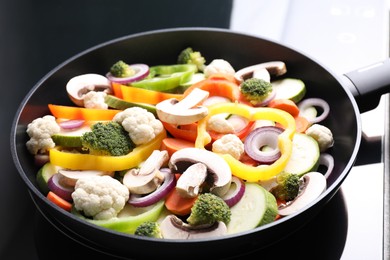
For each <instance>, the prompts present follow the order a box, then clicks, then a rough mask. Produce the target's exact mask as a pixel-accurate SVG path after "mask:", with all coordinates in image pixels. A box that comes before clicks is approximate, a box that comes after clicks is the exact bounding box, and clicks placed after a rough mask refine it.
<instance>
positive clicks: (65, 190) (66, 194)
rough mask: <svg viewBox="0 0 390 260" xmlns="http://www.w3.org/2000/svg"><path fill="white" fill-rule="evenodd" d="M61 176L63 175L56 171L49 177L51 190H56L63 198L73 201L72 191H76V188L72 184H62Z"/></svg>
mask: <svg viewBox="0 0 390 260" xmlns="http://www.w3.org/2000/svg"><path fill="white" fill-rule="evenodd" d="M60 177H61V176H60V175H59V174H58V173H56V174H53V175H52V176H51V177H50V178H49V180H48V182H47V186H48V188H49V190H51V191H52V192H54V193H55V194H56V195H58V196H59V197H61V198H63V199H64V200H67V201H73V199H72V196H71V195H72V192H73V191H74V188H73V187H71V186H65V185H63V184H61V183H60V181H59V180H60Z"/></svg>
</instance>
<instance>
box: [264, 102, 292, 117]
mask: <svg viewBox="0 0 390 260" xmlns="http://www.w3.org/2000/svg"><path fill="white" fill-rule="evenodd" d="M267 106H268V107H271V108H277V109H280V110H283V111H286V112H288V113H290V114H291V115H292V116H293V117H296V116H298V114H299V108H298V106H297V105H296V104H295V103H294V101H292V100H290V99H273V100H271V101H270V102H269V103H268V105H267Z"/></svg>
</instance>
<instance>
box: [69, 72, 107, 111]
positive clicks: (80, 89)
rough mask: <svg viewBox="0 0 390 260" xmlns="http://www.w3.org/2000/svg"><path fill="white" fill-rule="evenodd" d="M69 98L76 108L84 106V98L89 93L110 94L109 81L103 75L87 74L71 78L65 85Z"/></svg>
mask: <svg viewBox="0 0 390 260" xmlns="http://www.w3.org/2000/svg"><path fill="white" fill-rule="evenodd" d="M66 91H67V92H68V96H69V98H70V99H71V100H72V102H73V103H75V104H76V105H78V106H84V100H83V99H84V96H85V94H87V93H88V92H90V91H104V92H106V93H107V94H110V93H112V89H111V83H110V81H109V80H108V79H107V78H106V77H105V76H103V75H100V74H94V73H88V74H83V75H79V76H76V77H73V78H71V79H70V80H69V81H68V83H67V84H66Z"/></svg>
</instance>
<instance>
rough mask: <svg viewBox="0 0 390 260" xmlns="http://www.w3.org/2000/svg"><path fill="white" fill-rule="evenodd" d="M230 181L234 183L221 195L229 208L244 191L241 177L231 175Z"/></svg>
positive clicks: (238, 199)
mask: <svg viewBox="0 0 390 260" xmlns="http://www.w3.org/2000/svg"><path fill="white" fill-rule="evenodd" d="M231 183H232V184H233V183H234V185H230V187H231V188H230V189H229V191H228V192H227V193H226V194H225V195H223V196H222V199H223V200H224V201H225V202H226V204H227V205H228V206H229V207H230V208H231V207H233V206H234V205H236V204H237V203H238V202H239V201H240V199H241V198H242V196H244V193H245V183H244V181H243V180H242V179H240V178H238V177H236V176H232V181H231ZM233 186H234V187H233ZM232 187H233V188H232Z"/></svg>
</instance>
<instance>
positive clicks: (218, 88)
mask: <svg viewBox="0 0 390 260" xmlns="http://www.w3.org/2000/svg"><path fill="white" fill-rule="evenodd" d="M194 88H200V89H202V90H205V91H208V92H209V97H211V96H222V97H227V98H229V99H230V100H231V101H232V102H236V101H238V100H239V99H240V89H239V87H238V85H237V84H236V83H234V82H232V81H230V80H228V79H226V78H223V77H214V78H213V77H211V78H207V79H204V80H201V81H199V82H197V83H195V84H193V85H191V86H190V87H189V88H187V89H186V90H185V91H184V93H183V98H184V97H186V96H187V95H188V94H189V93H190V92H191V91H192V90H193V89H194Z"/></svg>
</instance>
